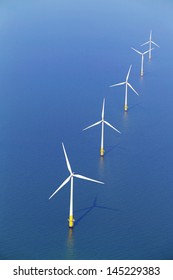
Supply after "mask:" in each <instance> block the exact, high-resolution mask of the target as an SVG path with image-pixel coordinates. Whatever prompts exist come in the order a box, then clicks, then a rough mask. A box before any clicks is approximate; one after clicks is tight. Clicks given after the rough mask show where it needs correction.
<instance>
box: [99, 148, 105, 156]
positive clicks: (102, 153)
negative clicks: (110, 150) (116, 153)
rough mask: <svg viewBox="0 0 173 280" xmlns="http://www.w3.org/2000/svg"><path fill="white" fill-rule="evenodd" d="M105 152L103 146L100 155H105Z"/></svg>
mask: <svg viewBox="0 0 173 280" xmlns="http://www.w3.org/2000/svg"><path fill="white" fill-rule="evenodd" d="M104 152H105V151H104V149H103V148H101V149H100V155H101V157H103V156H104Z"/></svg>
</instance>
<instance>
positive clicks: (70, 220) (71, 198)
mask: <svg viewBox="0 0 173 280" xmlns="http://www.w3.org/2000/svg"><path fill="white" fill-rule="evenodd" d="M62 147H63V151H64V155H65V159H66V164H67V169H68V171H69V172H70V176H69V177H68V178H67V179H65V181H64V182H63V183H62V184H61V185H60V186H59V187H58V188H57V190H56V191H55V192H54V193H53V194H52V195H51V196H50V197H49V199H51V198H52V197H53V196H54V195H55V194H56V193H57V192H58V191H59V190H60V189H62V188H63V187H64V186H65V185H66V184H67V183H68V182H69V181H71V188H70V210H69V220H68V221H69V228H73V226H74V216H73V178H74V177H76V178H79V179H84V180H88V181H92V182H95V183H99V184H104V183H103V182H100V181H96V180H93V179H90V178H88V177H85V176H82V175H79V174H75V173H74V172H73V171H72V169H71V166H70V163H69V160H68V157H67V153H66V150H65V147H64V144H63V143H62Z"/></svg>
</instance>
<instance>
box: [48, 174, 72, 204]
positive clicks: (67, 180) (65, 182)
mask: <svg viewBox="0 0 173 280" xmlns="http://www.w3.org/2000/svg"><path fill="white" fill-rule="evenodd" d="M70 179H71V175H70V176H69V177H68V178H67V179H66V180H65V181H64V182H63V183H62V184H61V185H60V186H59V187H58V188H57V190H56V191H55V192H54V193H53V194H52V195H51V196H50V197H49V199H51V198H52V196H54V195H55V194H56V193H57V192H58V191H59V190H60V189H62V188H63V187H64V186H65V185H66V184H67V183H68V182H69V181H70Z"/></svg>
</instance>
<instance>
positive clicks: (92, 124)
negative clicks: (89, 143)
mask: <svg viewBox="0 0 173 280" xmlns="http://www.w3.org/2000/svg"><path fill="white" fill-rule="evenodd" d="M101 122H102V121H99V122H96V123H94V124H92V125H90V126H87V127H85V128H84V129H83V130H86V129H88V128H90V127H93V126H96V125H98V124H100V123H101Z"/></svg>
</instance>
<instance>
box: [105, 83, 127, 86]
mask: <svg viewBox="0 0 173 280" xmlns="http://www.w3.org/2000/svg"><path fill="white" fill-rule="evenodd" d="M125 83H126V82H122V83H118V84H115V85H111V86H109V87H116V86H121V85H124V84H125Z"/></svg>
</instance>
